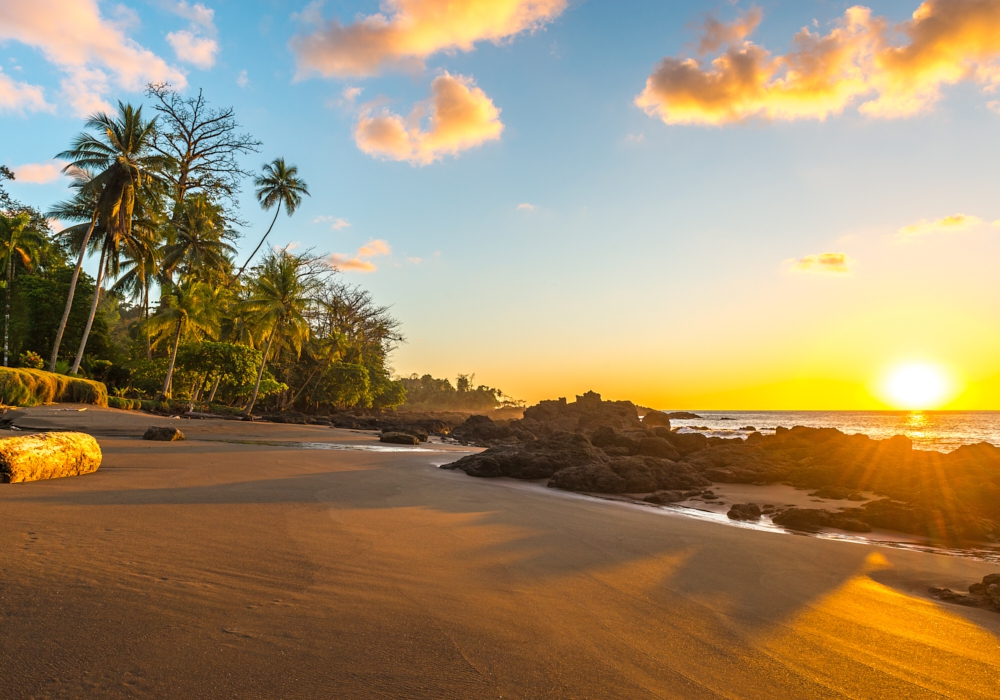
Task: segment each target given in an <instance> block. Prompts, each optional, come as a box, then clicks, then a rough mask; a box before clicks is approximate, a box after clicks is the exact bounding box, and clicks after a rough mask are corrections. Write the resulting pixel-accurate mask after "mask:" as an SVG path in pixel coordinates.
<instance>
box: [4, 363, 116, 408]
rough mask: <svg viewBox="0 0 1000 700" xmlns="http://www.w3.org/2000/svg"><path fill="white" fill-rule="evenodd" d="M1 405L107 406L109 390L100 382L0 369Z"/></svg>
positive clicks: (32, 370) (31, 371) (22, 370)
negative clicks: (60, 404) (68, 404)
mask: <svg viewBox="0 0 1000 700" xmlns="http://www.w3.org/2000/svg"><path fill="white" fill-rule="evenodd" d="M0 402H3V403H4V404H6V405H8V406H39V405H42V404H47V403H91V404H94V405H95V406H107V405H108V390H107V387H105V386H104V384H102V383H101V382H92V381H90V380H89V379H80V378H78V377H68V376H66V375H65V374H53V373H51V372H43V371H42V370H38V369H12V368H10V367H0Z"/></svg>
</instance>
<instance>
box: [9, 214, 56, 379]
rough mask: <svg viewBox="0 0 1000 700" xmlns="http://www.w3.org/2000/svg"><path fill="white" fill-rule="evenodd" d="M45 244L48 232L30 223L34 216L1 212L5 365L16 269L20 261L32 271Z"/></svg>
mask: <svg viewBox="0 0 1000 700" xmlns="http://www.w3.org/2000/svg"><path fill="white" fill-rule="evenodd" d="M44 246H45V235H44V234H43V233H42V232H41V231H39V230H38V229H36V228H34V227H33V226H32V225H31V216H30V215H29V214H28V213H27V212H21V213H20V214H16V215H14V216H7V215H5V214H3V213H0V262H2V263H3V266H4V280H5V282H6V284H5V292H6V295H5V296H6V304H5V307H4V315H3V366H4V367H7V366H8V355H9V352H10V292H11V287H13V286H14V269H15V267H16V266H17V265H18V264H20V265H21V266H22V267H24V268H25V269H26V270H28V271H29V272H30V271H31V268H32V267H34V266H35V265H36V264H37V263H38V254H39V252H40V251H41V249H42V248H43V247H44Z"/></svg>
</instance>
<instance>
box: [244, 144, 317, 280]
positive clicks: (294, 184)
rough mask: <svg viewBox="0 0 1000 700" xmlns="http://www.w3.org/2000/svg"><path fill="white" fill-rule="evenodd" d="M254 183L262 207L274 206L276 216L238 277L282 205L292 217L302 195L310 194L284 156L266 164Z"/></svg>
mask: <svg viewBox="0 0 1000 700" xmlns="http://www.w3.org/2000/svg"><path fill="white" fill-rule="evenodd" d="M253 184H254V186H255V187H256V188H257V201H258V202H260V207H261V209H263V210H264V211H267V210H268V209H271V208H272V207H276V208H275V211H274V218H273V219H271V225H270V226H268V227H267V233H265V234H264V236H263V238H261V239H260V243H258V244H257V247H256V248H254V249H253V252H252V253H250V257H249V258H247V261H246V262H245V263H243V267H241V268H240V271H239V272H237V273H236V277H237V278H239V276H240V275H242V274H243V271H244V270H245V269H246V268H247V265H249V264H250V261H251V260H253V257H254V256H255V255H257V251H258V250H260V247H261V246H262V245H264V241H265V240H267V237H268V236H269V235H270V234H271V229H273V228H274V222H276V221H277V220H278V214H279V213H280V212H281V206H282V205H284V207H285V213H286V214H287V215H288V216H289V217H290V216H291V215H292V214H294V213H295V210H296V209H298V208H299V205H301V204H302V195H306V196H307V197H308V196H310V195H309V188H308V186H307V185H306V183H305V180H302V179H301V178H299V169H298V168H297V167H296V166H294V165H287V164H286V163H285V159H284V158H275V159H274V160H273V161H271V162H270V163H267V164H266V165H264V168H263V170H262V172H261V175H260V177H258V178H256V179H255V180H254V181H253Z"/></svg>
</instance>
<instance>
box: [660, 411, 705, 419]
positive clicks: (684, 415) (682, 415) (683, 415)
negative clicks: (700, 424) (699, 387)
mask: <svg viewBox="0 0 1000 700" xmlns="http://www.w3.org/2000/svg"><path fill="white" fill-rule="evenodd" d="M666 415H667V418H669V419H670V420H702V417H701V416H699V415H698V414H697V413H691V412H689V411H674V412H673V413H668V414H666Z"/></svg>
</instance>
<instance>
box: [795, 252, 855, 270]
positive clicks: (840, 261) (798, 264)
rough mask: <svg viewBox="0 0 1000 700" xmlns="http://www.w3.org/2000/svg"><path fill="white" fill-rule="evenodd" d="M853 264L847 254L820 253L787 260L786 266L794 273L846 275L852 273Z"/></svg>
mask: <svg viewBox="0 0 1000 700" xmlns="http://www.w3.org/2000/svg"><path fill="white" fill-rule="evenodd" d="M851 262H852V261H851V260H850V259H849V258H848V257H847V255H846V254H845V253H820V254H819V255H806V256H805V257H802V258H797V259H796V258H792V259H790V260H786V261H785V266H786V267H788V269H790V270H791V271H792V272H809V273H818V274H834V275H846V274H848V273H850V271H851Z"/></svg>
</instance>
